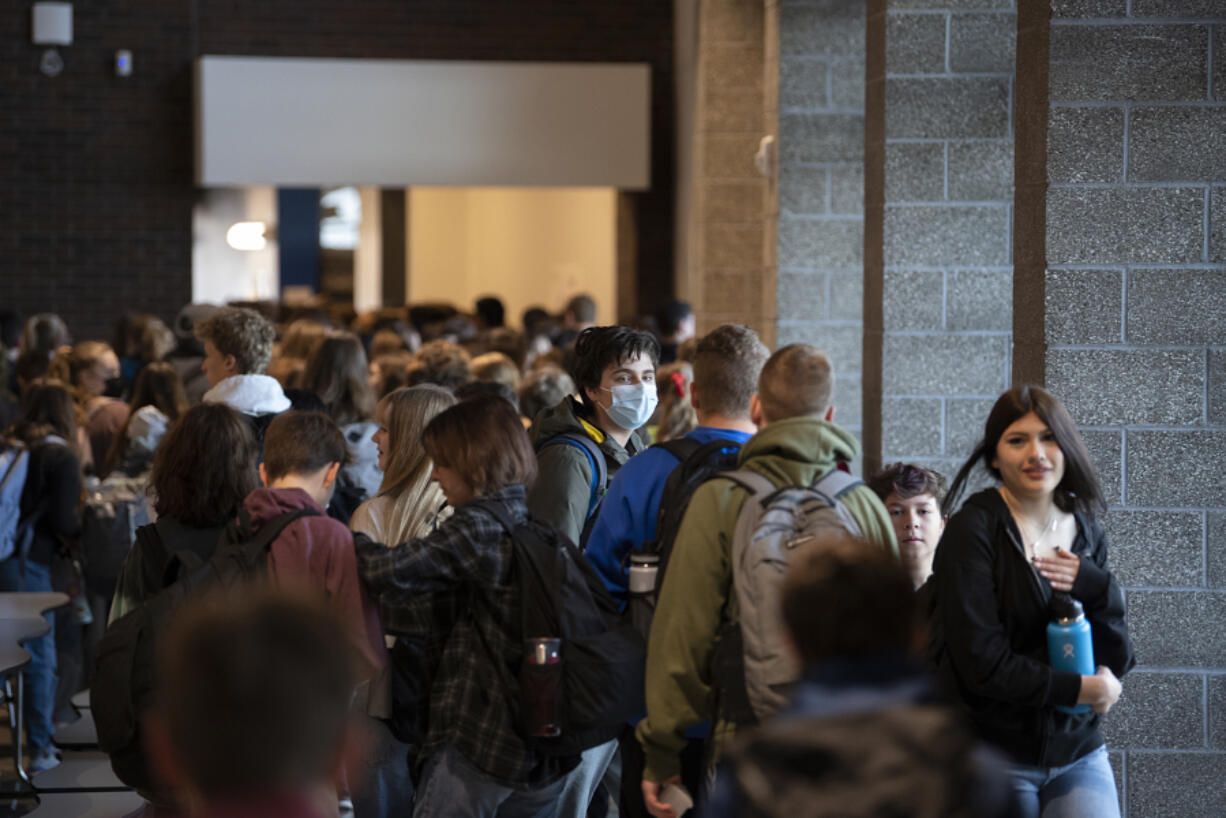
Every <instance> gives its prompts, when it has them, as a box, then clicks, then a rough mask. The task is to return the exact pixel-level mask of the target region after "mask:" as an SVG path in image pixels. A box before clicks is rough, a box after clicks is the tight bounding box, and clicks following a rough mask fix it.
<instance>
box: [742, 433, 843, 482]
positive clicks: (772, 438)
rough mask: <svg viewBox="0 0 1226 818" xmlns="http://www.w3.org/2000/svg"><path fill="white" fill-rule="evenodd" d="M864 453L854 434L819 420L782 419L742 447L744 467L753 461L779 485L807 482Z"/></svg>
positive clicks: (759, 470) (759, 469)
mask: <svg viewBox="0 0 1226 818" xmlns="http://www.w3.org/2000/svg"><path fill="white" fill-rule="evenodd" d="M859 453H860V445H859V443H857V442H856V439H855V438H854V437H852V435H851V433H849V432H847V431H845V430H843V429H841V428H839V427H838V426H835V425H834V424H833V423H830V422H828V421H825V420H821V419H819V418H812V417H802V418H788V419H787V420H780V421H776V422H774V423H771V424H769V425H767V426H766V428H764V429H763V430H762V431H760V432H758V433H757V434H756V435H754V436H753V437H752V438H750V439H749V442H748V443H746V444H745V445H744V446H742V447H741V454H740V461H739V463H740V465H741V466H745V465H746V464H748V463H750V462H752V463H753V466H754V469H755V470H756V471H758V472H761V473H762V474H763V475H765V476H766V477H767V478H769V479H770V480H771V482H773V483H775V484H776V485H783V484H785V483H807V482H810V481H812V480H813V479H814V478H815V477H817V476H820V475H822V474H825V473H826V472H828V471H830V470H831V469H833V468H834V467H835V466H837V465H838V464H839V463H840V462H842V463H850V462H851V461H852V460H854V459H855V458H856V456H857V455H859Z"/></svg>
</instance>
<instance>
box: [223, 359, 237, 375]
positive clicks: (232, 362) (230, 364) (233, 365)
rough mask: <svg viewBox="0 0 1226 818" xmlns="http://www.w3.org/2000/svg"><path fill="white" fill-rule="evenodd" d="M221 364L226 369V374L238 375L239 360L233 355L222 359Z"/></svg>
mask: <svg viewBox="0 0 1226 818" xmlns="http://www.w3.org/2000/svg"><path fill="white" fill-rule="evenodd" d="M221 364H222V366H224V367H225V368H226V372H227V373H228V374H230V375H237V374H238V358H235V357H234V356H233V355H227V356H226V357H224V358H222V359H221Z"/></svg>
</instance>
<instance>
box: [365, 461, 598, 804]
mask: <svg viewBox="0 0 1226 818" xmlns="http://www.w3.org/2000/svg"><path fill="white" fill-rule="evenodd" d="M524 497H525V493H524V488H523V486H520V485H512V486H507V487H506V488H504V489H502V490H501V491H498V492H494V493H492V494H488V495H485V496H484V497H482V498H481V499H480V501H479V502H473V503H469V504H467V505H464V506H461V507H460V508H457V509H456V510H455V514H453V515H452V516H451V518H450V519H448V520H446V521H445V522H443V523H442V524H441V525H440V526H439V528H438V530H436V531H434V532H433V533H431V534H429V535H428V536H426V537H422V538H421V539H417V540H412V541H410V542H408V543H405V544H403V545H401V546H398V547H396V548H385V547H384V546H382V545H379V544H377V543H372V542H370V541H369V540H367V539H365V538H359V539H358V542H357V544H356V548H357V558H358V573H359V574H360V575H361V577H362V579H363V580H364V581H365V582H366V584H367V586H368V587H369V589H370V591H371V592H372V593H373V594H375V595H376V596H377V597H378V599H379V602H380V607H381V608H382V610H383V611H384V612H385V614H386V615H387V617H388V618H387V620H385V625H386V627H387V629H388V630H390V631H392V632H397V631H401V632H403V631H405V630H410V631H415V630H417V628H418V627H419V626H420V623H421V622H422V614H423V603H424V602H425V597H423V594H427V593H433V592H439V591H444V592H452V593H454V594H455V597H456V603H457V607H456V610H457V613H458V616H457V618H456V620H455V624H454V626H453V627H452V628H451V633H450V635H449V636H446V637H445V638H446V644H445V647H444V648H443V655H442V660H441V662H440V664H439V667H438V671H437V673H436V674H435V677H434V683H433V687H432V689H431V691H430V724H429V732H428V734H427V736H426V743H425V747H424V750H425V753H426V754H427V755H431V754H433V753H435V752H438V751H439V750H441V749H442V747H443V745H446V744H450V745H452V746H453V747H455V748H456V749H457V750H458V751H459V752H460V753H461V754H462V755H463V756H464V757H465V758H466V759H467V760H468V761H470V762H471V763H472V764H474V765H475V766H477V767H478V768H479V769H481V770H482V771H484V772H485V773H487V774H488V775H490V776H491V777H493V778H495V779H499V780H500V781H502V782H504V783H506V784H508V785H514V786H522V785H524V784H529V785H539V784H544V783H547V782H549V781H552V780H554V779H556V778H557V777H559V776H560V775H562V774H563V773H565V772H566V771H567V770H569V769H570V768H572V767H574V764H575V760H576V759H558V758H554V757H550V756H544V755H541V754H539V753H537V752H535V751H534V750H533V749H532V748H531V747H530V746H528V744H527V743H526V742H525V741H524V739H523V738H522V737H521V736H520V734H519V731H518V730H517V728H516V724H515V721H516V715H517V714H518V711H519V664H520V659H521V658H522V656H523V640H522V637H521V634H520V630H521V625H520V621H521V619H520V600H519V589H518V587H517V586H516V584H515V582H514V571H513V564H514V555H513V546H512V544H511V540H510V536H509V535H508V534H507V532H506V531H505V530H504V529H503V527H502V526H501V525H500V524H499V522H498V520H496V519H495V518H494V516H493V515H491V514H490V513H489V512H487V511H485V510H484V509H482V507H481V504H482V503H500V504H502V505H504V506H505V507H506V508H507V509H509V510H510V512H511V515H512V517H513V519H515V520H516V522H522V521H523V520H524V519H525V517H526V516H527V506H526V505H525V502H524ZM426 604H427V605H428V603H426ZM398 610H399V611H400V612H401V613H398ZM438 626H439V627H446V623H442V622H440V623H438ZM437 636H439V635H438V634H435V637H436V638H437Z"/></svg>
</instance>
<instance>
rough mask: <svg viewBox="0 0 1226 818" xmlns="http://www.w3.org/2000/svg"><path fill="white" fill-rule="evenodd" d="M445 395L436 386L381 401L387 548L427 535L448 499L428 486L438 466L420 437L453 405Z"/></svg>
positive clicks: (410, 389)
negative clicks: (388, 515) (389, 511)
mask: <svg viewBox="0 0 1226 818" xmlns="http://www.w3.org/2000/svg"><path fill="white" fill-rule="evenodd" d="M455 402H456V400H455V398H454V397H453V396H452V394H451V393H450V392H448V391H447V390H446V389H443V388H442V387H439V386H434V385H433V384H423V385H421V386H410V387H406V388H403V389H397V390H396V391H394V392H391V393H389V394H388V395H386V396H385V397H384V398H383V399H382V400H380V401H379V404H378V406H377V407H376V408H375V417H376V418H377V419H378V421H379V425H380V426H382V427H383V428H385V429H386V430H387V446H388V458H387V468H385V469H384V470H383V483H382V484H380V486H379V494H378V496H380V497H387V498H389V499H390V500H391V501H392V514H391V521H392V522H391V525H390V526H389V530H388V536H387V541H388V542H389V543H400V542H408V541H409V540H412V539H415V538H417V537H420V536H422V535H423V534H425V533H427V532H428V530H429V525H430V522H431V520H433V519H434V516H435V514H436V513H437V511H438V509H439V507H440V506H442V505H443V501H444V497H443V492H442V489H440V488H439V487H438V486H437V485H435V484H434V483H431V482H430V475H431V474H432V473H433V471H434V465H433V463H432V462H431V461H430V458H429V456H428V455H427V454H426V450H425V448H424V447H423V446H422V440H421V436H422V432H423V431H424V430H425V428H426V424H428V423H429V422H430V421H431V420H433V419H434V418H435V416H437V415H438V414H440V413H441V412H443V411H444V410H446V409H449V408H451V407H452V406H454V405H455Z"/></svg>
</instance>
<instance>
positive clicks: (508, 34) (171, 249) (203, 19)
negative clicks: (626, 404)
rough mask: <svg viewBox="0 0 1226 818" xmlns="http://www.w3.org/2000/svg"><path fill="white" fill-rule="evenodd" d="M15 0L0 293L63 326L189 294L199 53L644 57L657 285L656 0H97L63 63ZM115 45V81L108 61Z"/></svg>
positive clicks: (661, 14) (663, 81)
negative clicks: (194, 70) (47, 72)
mask: <svg viewBox="0 0 1226 818" xmlns="http://www.w3.org/2000/svg"><path fill="white" fill-rule="evenodd" d="M29 28H30V23H29V3H19V4H10V6H9V8H8V10H7V11H6V12H5V13H4V14H3V15H0V55H2V58H0V100H2V101H3V102H2V104H0V306H5V307H15V308H16V309H18V310H20V311H21V312H23V313H27V314H28V313H29V312H32V311H37V310H52V311H56V312H59V313H60V314H61V315H63V316H64V318H65V319H66V320H67V321H68V322H69V325H70V326H71V327H72V328H73V330H74V332H75V333H76V334H77V335H78V336H79V337H86V336H96V335H102V334H104V333H106V332H107V331H108V330H109V327H110V325H111V323H112V321H113V319H114V318H115V317H116V316H117V315H118V314H119V313H120V312H122V311H124V310H150V311H153V312H156V313H159V314H161V315H163V316H165V317H167V318H169V317H172V316H173V315H174V313H175V312H176V311H177V310H178V308H179V307H180V306H181V305H182V304H183V303H185V302H186V301H187V300H188V298H189V297H190V290H191V272H190V270H191V209H192V203H193V201H194V197H195V191H194V188H193V185H192V163H193V156H192V150H193V148H192V124H191V107H192V106H191V67H192V60H193V59H194V58H195V57H197V56H199V55H201V54H230V55H254V56H296V57H348V58H358V57H361V58H382V59H393V58H394V59H463V60H539V61H576V62H585V61H596V62H646V63H649V64H650V65H651V68H652V89H651V91H652V136H651V151H652V169H651V170H652V189H651V190H650V191H649V192H646V193H642V194H634V195H633V196H632V198H633V199H634V200H635V202H636V204H637V208H638V214H637V221H638V225H639V239H638V282H637V283H638V293H639V303H640V305H641V306H642V307H643V308H651V307H652V306H654V305H655V304H656V303H657V302H658V301H660V300H662V299H664V298H666V297H667V296H668V295H669V294H670V293H671V292H672V288H673V273H672V258H673V187H674V184H673V153H674V149H673V133H674V128H673V99H674V93H673V68H672V6H671V4H670V3H662V2H659V0H619V1H618V2H616V3H609V2H600V0H583V2H574V0H516V2H513V3H510V2H499V1H498V0H415V2H406V1H405V0H399V2H394V1H393V0H348V2H341V1H340V0H294V1H293V2H290V1H289V0H261V2H259V3H250V2H239V0H230V2H223V0H195V2H191V0H96V1H95V2H91V3H77V4H75V5H74V38H75V42H74V44H73V45H71V46H68V47H65V48H63V49H61V54H62V55H63V57H64V61H65V68H64V72H63V73H62V74H61V75H60V76H59V77H55V78H48V77H44V76H43V75H42V74H40V73H39V71H38V61H39V57H40V55H41V54H42V51H43V49H42V47H40V46H35V45H32V44H31V43H30V31H29ZM119 48H128V49H131V50H132V52H133V55H134V65H135V72H134V74H133V76H132V77H130V78H127V79H124V80H120V79H118V78H116V77H115V76H114V75H113V72H112V70H111V67H110V65H111V59H112V55H113V53H114V51H115V50H116V49H119Z"/></svg>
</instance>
